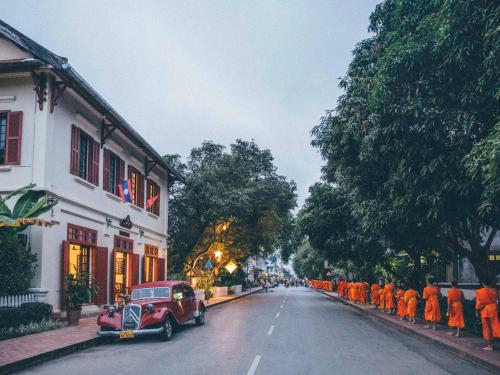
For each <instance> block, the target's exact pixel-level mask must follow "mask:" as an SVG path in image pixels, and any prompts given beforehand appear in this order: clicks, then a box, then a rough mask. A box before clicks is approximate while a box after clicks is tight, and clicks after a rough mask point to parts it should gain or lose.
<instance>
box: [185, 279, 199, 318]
mask: <svg viewBox="0 0 500 375" xmlns="http://www.w3.org/2000/svg"><path fill="white" fill-rule="evenodd" d="M182 296H183V300H182V304H183V307H184V319H185V320H191V319H193V314H194V310H195V308H196V306H195V304H196V297H195V295H194V291H193V288H191V287H190V286H189V285H187V284H185V285H183V286H182Z"/></svg>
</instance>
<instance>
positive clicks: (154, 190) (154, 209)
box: [146, 180, 160, 216]
mask: <svg viewBox="0 0 500 375" xmlns="http://www.w3.org/2000/svg"><path fill="white" fill-rule="evenodd" d="M147 188H148V190H147V196H146V202H148V201H149V200H150V199H153V198H154V197H156V196H158V198H156V200H155V201H154V203H153V204H152V205H150V206H149V207H147V208H146V209H147V211H148V212H151V213H152V214H155V215H157V216H160V187H159V186H158V184H157V183H156V182H154V181H151V180H148V185H147Z"/></svg>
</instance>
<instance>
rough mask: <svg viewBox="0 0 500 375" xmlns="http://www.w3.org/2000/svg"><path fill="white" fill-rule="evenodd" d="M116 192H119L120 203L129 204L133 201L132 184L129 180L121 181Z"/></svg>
mask: <svg viewBox="0 0 500 375" xmlns="http://www.w3.org/2000/svg"><path fill="white" fill-rule="evenodd" d="M118 190H119V191H120V197H121V198H122V202H123V203H125V202H130V203H132V200H133V199H134V193H133V191H132V184H131V183H130V179H129V180H123V181H122V183H121V184H119V185H118Z"/></svg>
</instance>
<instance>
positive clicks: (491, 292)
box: [476, 288, 500, 341]
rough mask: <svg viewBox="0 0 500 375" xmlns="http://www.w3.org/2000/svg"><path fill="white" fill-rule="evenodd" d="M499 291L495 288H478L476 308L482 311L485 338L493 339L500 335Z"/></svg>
mask: <svg viewBox="0 0 500 375" xmlns="http://www.w3.org/2000/svg"><path fill="white" fill-rule="evenodd" d="M497 304H498V292H497V290H496V289H494V288H481V289H478V290H476V310H478V311H479V312H480V313H481V323H482V324H483V338H484V339H485V340H488V341H489V340H493V339H494V338H499V337H500V322H499V321H498V305H497Z"/></svg>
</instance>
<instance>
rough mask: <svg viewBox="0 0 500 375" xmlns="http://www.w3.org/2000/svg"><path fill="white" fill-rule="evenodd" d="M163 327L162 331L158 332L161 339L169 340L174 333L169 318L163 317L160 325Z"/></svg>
mask: <svg viewBox="0 0 500 375" xmlns="http://www.w3.org/2000/svg"><path fill="white" fill-rule="evenodd" d="M161 326H162V327H163V332H162V333H160V337H161V339H162V340H163V341H170V339H171V338H172V336H173V334H174V327H173V325H172V322H171V321H170V319H169V318H167V319H165V321H164V322H163V324H162V325H161Z"/></svg>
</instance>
